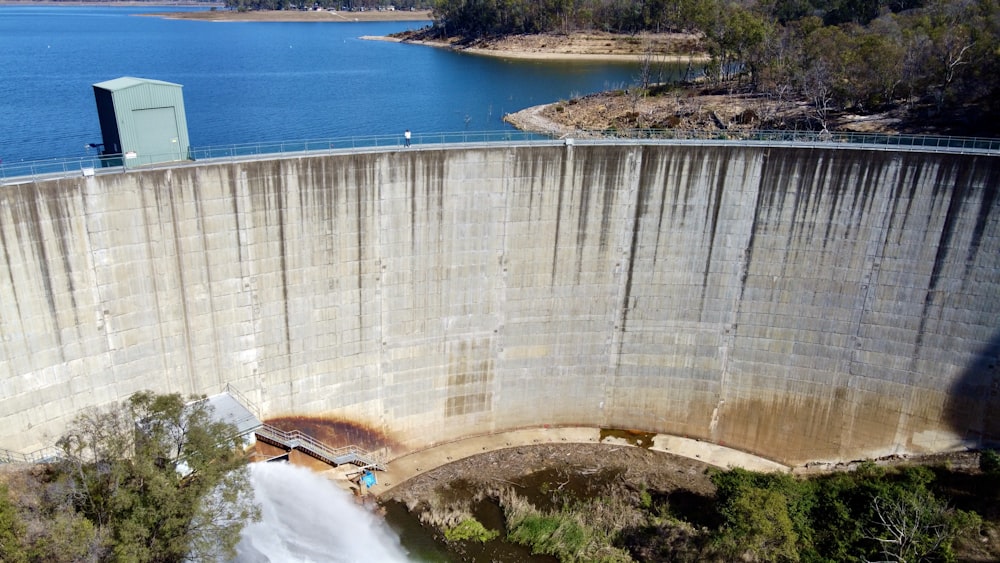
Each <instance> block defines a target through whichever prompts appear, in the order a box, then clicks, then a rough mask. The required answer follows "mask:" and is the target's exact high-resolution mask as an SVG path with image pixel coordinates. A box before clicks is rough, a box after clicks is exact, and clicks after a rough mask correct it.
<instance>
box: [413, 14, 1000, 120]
mask: <svg viewBox="0 0 1000 563" xmlns="http://www.w3.org/2000/svg"><path fill="white" fill-rule="evenodd" d="M434 18H435V19H434V25H433V27H432V28H431V29H430V30H429V34H430V35H432V36H435V35H436V36H438V37H449V38H453V37H459V38H463V39H465V40H469V41H471V40H475V39H480V38H490V37H498V36H504V35H511V34H529V33H543V32H544V33H569V32H573V31H578V30H599V31H608V32H614V33H623V34H633V33H639V32H681V33H690V34H693V35H694V36H695V37H698V38H700V40H701V42H702V45H703V48H704V51H705V52H707V53H708V55H709V56H710V58H711V60H710V62H708V63H707V64H705V65H704V69H703V70H704V74H705V76H706V78H708V79H709V80H710V81H712V82H715V83H717V84H720V85H721V84H727V85H728V87H730V88H731V87H732V85H733V84H735V85H736V86H737V87H739V88H741V89H742V90H743V91H746V92H752V93H756V94H758V95H763V96H769V97H780V98H781V99H789V98H795V99H798V100H804V101H807V102H809V103H810V104H811V105H812V107H813V108H814V111H813V113H814V117H815V123H816V126H817V128H824V127H825V126H826V121H827V115H828V113H829V112H832V111H852V112H856V113H873V112H877V111H881V110H882V109H885V108H889V107H896V106H901V105H902V106H906V107H917V106H919V107H921V108H925V109H922V111H926V112H928V114H929V115H931V114H941V113H942V112H945V111H950V112H951V114H952V115H955V116H957V117H956V118H957V119H960V120H964V122H965V123H966V124H967V127H965V129H967V130H970V131H971V132H973V133H977V132H978V133H983V134H992V133H995V130H994V129H995V125H994V124H995V123H996V122H997V119H996V118H997V117H1000V2H998V1H997V0H960V1H957V2H956V1H952V0H761V1H751V0H541V1H530V2H529V1H526V0H436V3H435V6H434Z"/></svg>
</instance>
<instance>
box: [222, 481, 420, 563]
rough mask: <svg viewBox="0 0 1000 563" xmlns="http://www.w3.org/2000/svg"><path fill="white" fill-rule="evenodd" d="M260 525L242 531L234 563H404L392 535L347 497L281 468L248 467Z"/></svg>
mask: <svg viewBox="0 0 1000 563" xmlns="http://www.w3.org/2000/svg"><path fill="white" fill-rule="evenodd" d="M250 480H251V482H252V483H253V489H254V495H255V500H256V502H257V503H258V504H259V505H260V507H261V513H262V515H261V516H262V518H261V521H260V522H257V523H255V524H251V525H249V526H247V527H246V528H244V530H243V537H242V538H241V539H240V543H239V545H238V546H237V552H238V555H237V557H236V563H265V562H271V563H286V562H288V563H310V562H316V563H319V562H338V563H353V562H355V561H357V562H362V561H363V562H366V563H367V562H379V563H381V562H385V563H393V562H401V563H402V562H408V561H409V559H408V558H407V556H406V553H405V552H404V550H403V548H402V547H400V545H399V538H398V537H397V536H396V534H395V533H394V532H393V531H392V530H391V529H390V528H389V527H388V526H387V525H386V524H385V522H383V521H382V519H380V518H378V517H377V516H375V515H374V514H372V513H371V512H370V511H368V510H367V509H365V508H363V507H361V506H358V505H357V504H355V503H354V501H353V499H352V498H351V495H350V493H348V492H347V491H344V490H343V489H340V488H338V487H337V486H336V485H334V484H333V483H331V482H330V481H328V480H327V479H325V478H323V477H321V476H320V475H317V474H316V473H313V472H312V471H310V470H308V469H305V468H302V467H296V466H293V465H289V464H287V463H255V464H252V465H251V466H250Z"/></svg>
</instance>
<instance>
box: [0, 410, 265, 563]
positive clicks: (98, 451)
mask: <svg viewBox="0 0 1000 563" xmlns="http://www.w3.org/2000/svg"><path fill="white" fill-rule="evenodd" d="M210 409H211V407H210V405H209V404H208V403H207V402H205V401H198V402H192V403H187V404H185V401H184V400H183V399H182V398H181V397H180V395H155V394H153V393H149V392H140V393H137V394H135V395H133V396H132V397H131V398H130V399H129V400H128V401H127V402H126V403H125V404H123V405H116V406H114V407H113V408H110V409H108V410H98V409H90V410H87V411H85V412H83V413H82V414H80V415H79V416H77V417H76V419H74V421H73V423H72V424H71V426H70V428H69V430H68V432H67V433H66V434H65V435H64V436H63V437H62V438H61V439H60V440H59V442H58V446H59V449H60V450H61V458H60V460H59V461H58V462H56V463H53V464H49V465H48V466H46V467H44V468H43V469H42V470H41V471H40V472H39V473H38V474H37V475H35V476H34V479H35V480H34V481H33V482H31V483H26V484H23V485H24V487H23V488H24V489H25V490H22V491H20V494H21V496H22V500H21V502H20V503H19V506H18V507H17V510H16V511H15V512H13V513H12V512H11V511H10V505H7V504H5V503H4V501H3V499H2V498H0V550H3V551H2V552H0V560H3V561H31V562H34V561H38V562H43V561H44V562H46V563H48V562H59V561H67V562H68V561H122V562H125V561H127V562H164V563H166V562H179V561H186V560H209V561H214V560H224V559H228V558H230V557H231V556H232V555H234V554H235V546H236V543H237V542H238V541H239V536H240V531H241V530H242V528H243V526H244V524H245V523H247V522H249V521H252V520H255V519H257V518H259V509H258V507H257V506H256V505H255V504H254V503H253V498H252V490H251V489H250V486H249V480H248V473H247V467H246V459H245V457H244V456H243V451H242V445H241V443H240V438H239V437H238V436H237V435H236V431H235V428H234V427H233V426H231V425H229V424H225V423H221V422H218V421H214V420H213V419H212V417H211V411H210ZM31 488H35V489H37V490H34V491H31V490H27V489H31ZM10 514H13V516H11V517H10V518H8V515H10ZM8 522H13V523H12V524H8ZM18 522H30V523H32V525H31V526H29V527H30V533H27V534H19V533H17V531H16V530H18V529H19V528H18V526H19V525H20V526H22V527H23V526H24V525H23V524H18ZM8 530H14V533H13V535H15V536H19V537H20V541H19V542H17V545H16V546H14V545H13V544H12V543H10V542H6V541H5V537H4V533H5V532H6V531H8ZM15 548H16V549H17V550H20V551H12V549H15ZM18 553H20V555H17V554H18ZM12 554H13V555H12Z"/></svg>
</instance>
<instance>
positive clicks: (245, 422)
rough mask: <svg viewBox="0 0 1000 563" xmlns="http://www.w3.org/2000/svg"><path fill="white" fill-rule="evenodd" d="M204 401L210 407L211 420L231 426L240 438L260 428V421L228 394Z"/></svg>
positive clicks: (220, 394)
mask: <svg viewBox="0 0 1000 563" xmlns="http://www.w3.org/2000/svg"><path fill="white" fill-rule="evenodd" d="M205 400H206V401H208V404H209V405H210V406H211V407H212V419H213V420H217V421H220V422H226V423H229V424H232V425H233V426H235V427H236V429H237V431H238V432H239V435H240V436H242V435H244V434H249V433H251V432H253V431H254V430H256V429H257V428H260V426H261V422H260V420H259V419H258V418H257V417H256V416H254V414H253V413H252V412H250V411H249V410H248V409H247V408H246V407H245V406H243V405H242V404H240V402H239V401H237V400H236V398H235V397H233V396H232V395H230V394H229V393H219V394H218V395H212V396H211V397H208V398H206V399H205Z"/></svg>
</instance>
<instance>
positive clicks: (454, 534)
mask: <svg viewBox="0 0 1000 563" xmlns="http://www.w3.org/2000/svg"><path fill="white" fill-rule="evenodd" d="M499 535H500V532H498V531H496V530H487V529H486V527H485V526H483V525H482V524H481V523H480V522H479V520H476V519H475V518H466V519H465V520H462V521H461V522H459V523H458V524H456V525H455V526H454V527H452V528H448V529H447V530H445V531H444V539H446V540H448V541H450V542H456V541H477V542H479V543H486V542H488V541H490V540H492V539H493V538H495V537H497V536H499Z"/></svg>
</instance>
